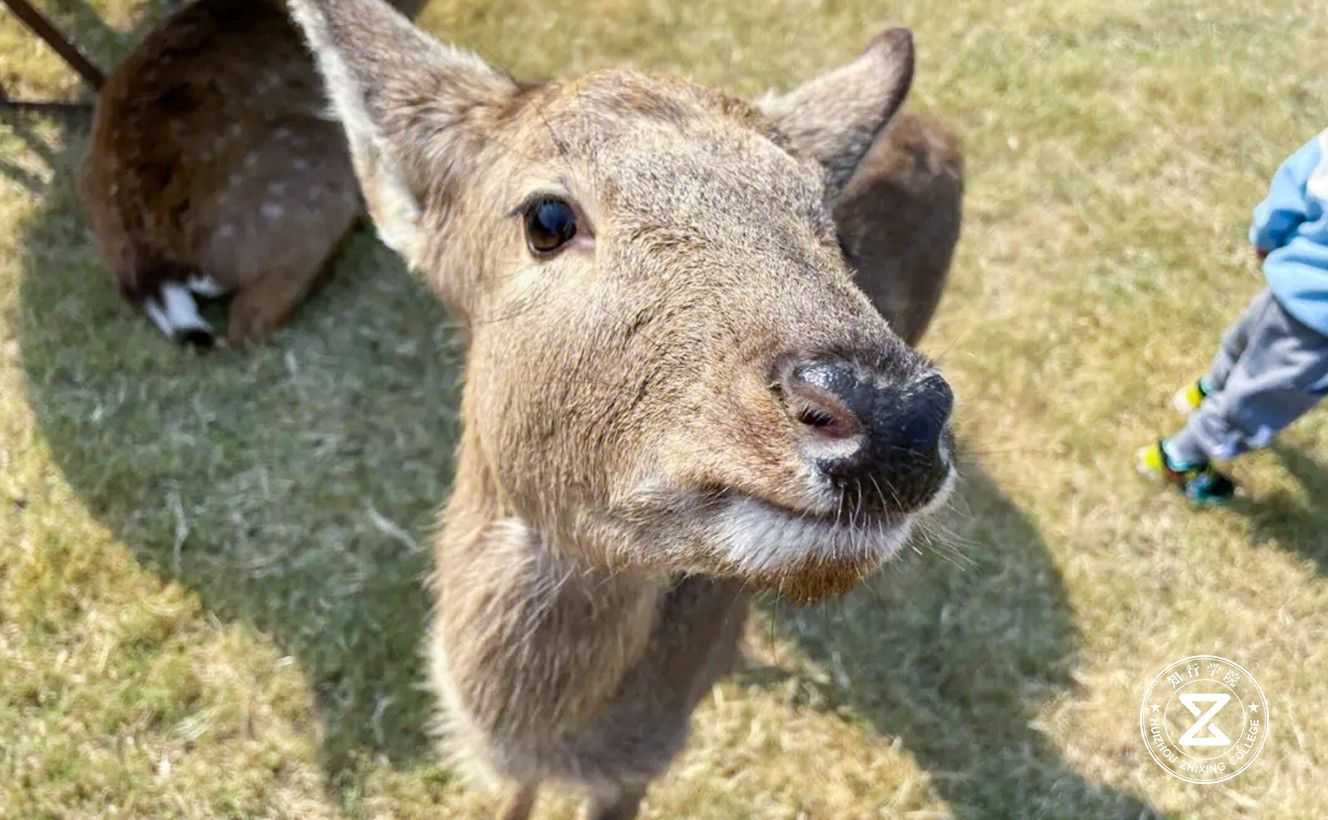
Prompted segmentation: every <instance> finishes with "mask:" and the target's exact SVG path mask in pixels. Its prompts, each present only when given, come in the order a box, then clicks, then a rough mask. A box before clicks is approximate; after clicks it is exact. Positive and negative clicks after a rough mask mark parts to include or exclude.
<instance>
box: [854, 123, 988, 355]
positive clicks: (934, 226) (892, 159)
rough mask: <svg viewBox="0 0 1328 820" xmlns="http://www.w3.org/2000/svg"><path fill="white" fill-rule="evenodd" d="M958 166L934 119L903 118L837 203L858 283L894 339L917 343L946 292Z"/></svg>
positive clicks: (958, 196) (957, 211) (958, 204)
mask: <svg viewBox="0 0 1328 820" xmlns="http://www.w3.org/2000/svg"><path fill="white" fill-rule="evenodd" d="M963 194H964V160H963V156H962V154H961V153H960V150H959V142H958V140H957V139H956V138H955V137H954V135H953V134H951V133H950V132H949V131H948V130H946V129H945V127H944V126H942V125H941V124H940V123H938V122H936V121H935V120H932V119H928V118H925V117H921V116H918V115H916V114H911V113H905V114H901V115H900V116H899V117H898V119H896V121H895V122H894V123H892V124H891V125H890V127H889V128H887V129H886V130H885V131H884V132H883V133H882V134H881V135H880V136H879V137H877V139H876V143H875V144H874V145H873V146H872V148H871V150H870V151H868V152H867V156H866V157H864V158H863V160H862V164H861V165H859V166H858V169H857V171H856V172H855V173H854V174H853V177H852V179H850V180H849V182H848V185H847V186H845V188H844V192H843V193H842V194H841V195H840V196H839V198H838V199H837V200H836V201H835V205H834V214H835V224H836V225H837V226H838V228H839V237H840V240H841V242H842V243H843V246H844V254H845V256H846V257H847V258H848V260H849V264H851V265H852V266H853V267H854V268H855V269H856V270H857V283H858V285H859V287H861V288H862V289H863V290H864V291H865V292H866V293H867V296H869V297H870V298H871V300H872V304H874V305H876V309H877V310H879V311H881V314H882V315H883V316H885V318H886V320H887V321H888V322H890V327H892V328H894V331H895V333H898V334H899V336H900V337H901V338H902V339H903V340H904V341H906V342H908V343H909V344H917V343H918V341H919V340H920V339H921V338H922V335H923V334H924V333H926V331H927V325H928V324H929V323H930V321H931V317H932V316H933V315H934V314H935V313H936V307H937V305H939V304H940V300H941V292H942V291H943V290H944V289H945V281H946V276H947V274H948V272H949V270H950V260H951V258H952V257H953V256H954V249H955V245H956V244H957V243H958V242H959V226H960V221H961V217H962V200H963Z"/></svg>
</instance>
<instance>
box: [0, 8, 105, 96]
mask: <svg viewBox="0 0 1328 820" xmlns="http://www.w3.org/2000/svg"><path fill="white" fill-rule="evenodd" d="M4 4H5V5H6V6H9V10H10V11H12V12H14V16H15V17H17V18H18V19H20V20H22V21H23V23H24V24H25V25H26V26H27V27H28V28H30V29H32V32H33V33H34V34H36V35H37V36H38V37H40V38H41V39H42V40H43V41H45V42H46V45H48V46H50V47H51V48H52V49H54V50H55V53H56V54H59V55H60V56H61V57H62V58H63V59H64V61H65V62H66V63H68V64H69V67H70V68H72V69H74V70H75V71H77V72H78V75H79V76H80V77H82V78H83V81H84V82H86V83H87V84H88V85H90V86H92V89H93V90H94V91H97V90H100V89H101V85H102V83H103V82H105V81H106V75H104V74H102V73H101V70H100V69H98V68H97V67H96V66H95V65H93V64H92V63H91V62H89V61H88V58H87V57H84V56H83V53H82V52H80V51H79V50H78V49H77V48H75V47H74V44H73V43H71V42H69V41H68V40H66V39H65V37H64V35H63V34H61V33H60V32H59V31H58V30H57V29H56V28H55V26H53V25H51V22H50V21H49V20H47V19H46V18H45V17H44V16H43V15H42V13H41V12H39V11H37V10H36V9H35V8H33V7H32V6H31V5H29V3H28V2H27V0H4Z"/></svg>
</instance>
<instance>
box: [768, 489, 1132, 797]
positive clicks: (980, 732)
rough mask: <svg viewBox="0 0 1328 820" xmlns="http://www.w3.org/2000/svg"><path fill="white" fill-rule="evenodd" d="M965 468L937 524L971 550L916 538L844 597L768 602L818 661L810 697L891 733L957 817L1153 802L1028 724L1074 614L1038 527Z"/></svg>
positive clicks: (1054, 673) (1067, 661) (1057, 687)
mask: <svg viewBox="0 0 1328 820" xmlns="http://www.w3.org/2000/svg"><path fill="white" fill-rule="evenodd" d="M965 473H966V475H965V479H964V482H963V484H962V485H961V489H960V491H959V493H960V496H961V498H960V500H959V501H957V502H956V506H957V507H958V508H959V509H960V510H962V511H963V514H962V516H960V515H958V514H955V515H954V516H952V518H953V519H954V520H952V521H950V522H947V526H949V527H950V528H951V529H952V530H953V531H954V534H953V538H955V539H956V540H958V541H960V542H962V543H964V544H967V546H963V547H962V548H961V549H962V552H963V553H964V554H965V555H966V556H967V558H968V562H971V564H970V563H968V562H963V563H964V564H965V565H963V566H960V565H957V564H956V563H955V562H953V561H947V560H944V558H943V557H942V555H940V554H937V553H935V552H932V551H930V550H927V551H926V554H925V555H924V556H912V557H911V560H905V561H903V562H901V563H900V564H899V565H895V566H893V567H890V568H887V570H886V571H885V572H883V573H881V574H879V575H878V576H877V577H876V578H874V579H872V580H871V581H869V582H868V584H866V585H864V588H860V589H858V590H857V591H855V592H853V593H852V594H850V595H848V596H847V597H845V598H843V599H842V600H839V601H835V602H832V603H829V604H826V605H823V606H820V607H816V608H812V609H806V610H799V609H796V608H791V607H786V606H782V605H779V606H774V607H770V609H771V610H772V611H771V612H770V614H771V615H772V617H773V618H774V620H775V623H776V624H778V627H777V628H778V629H779V630H780V631H781V632H783V633H784V634H786V635H788V636H790V637H791V638H792V639H793V640H795V641H796V643H797V644H798V646H799V647H800V648H801V650H802V651H803V652H805V653H806V655H807V656H808V657H809V658H810V659H811V660H813V661H815V662H816V663H817V664H818V665H820V666H822V667H824V668H826V669H827V670H829V671H830V675H829V680H828V681H826V682H825V683H821V684H812V685H813V686H816V687H818V688H819V690H820V691H817V692H815V695H814V697H815V700H816V701H817V703H816V706H817V707H818V708H823V709H826V710H829V711H835V712H837V713H841V714H845V713H846V714H847V715H849V716H850V718H849V719H855V718H856V719H861V720H863V721H866V722H867V723H868V724H869V725H870V726H872V727H873V728H874V729H875V730H876V731H878V732H880V733H881V734H882V735H884V736H886V737H897V738H899V739H900V740H901V741H902V743H903V745H904V748H905V749H907V750H908V752H909V753H911V754H912V755H913V756H914V757H915V758H916V759H917V761H918V762H919V763H920V764H921V765H922V766H923V767H924V768H925V769H926V770H927V771H928V772H929V773H930V775H931V778H932V780H933V782H934V783H935V787H936V789H937V792H938V793H939V794H940V796H941V797H943V798H944V799H945V800H946V802H947V803H948V804H949V807H950V809H951V810H952V811H953V812H954V814H955V816H956V817H960V818H991V817H1096V818H1121V819H1122V820H1125V818H1129V820H1136V819H1137V818H1140V817H1152V816H1156V812H1155V810H1153V809H1152V808H1150V807H1149V806H1148V805H1147V804H1145V803H1144V802H1142V801H1141V800H1140V799H1138V798H1137V797H1135V796H1134V795H1131V794H1128V793H1123V792H1120V791H1117V790H1115V789H1113V788H1110V787H1108V786H1105V785H1103V784H1101V783H1097V782H1094V781H1093V780H1092V778H1091V776H1089V775H1088V773H1084V772H1080V771H1077V770H1076V769H1074V768H1073V767H1072V766H1071V765H1070V764H1069V763H1068V762H1067V761H1065V760H1064V759H1063V758H1062V756H1061V755H1060V753H1059V752H1058V751H1057V749H1056V748H1055V747H1054V746H1053V745H1052V744H1051V743H1049V742H1048V740H1047V739H1046V738H1045V737H1044V735H1043V734H1042V732H1040V731H1039V730H1038V729H1036V728H1034V727H1033V726H1030V722H1031V721H1033V720H1034V719H1035V717H1036V715H1037V714H1038V712H1039V711H1040V710H1041V709H1042V708H1043V707H1045V706H1046V705H1047V704H1048V703H1049V702H1050V701H1052V700H1053V699H1055V698H1056V697H1058V696H1060V695H1062V694H1064V693H1066V692H1067V691H1068V690H1070V689H1071V688H1073V686H1074V684H1073V681H1072V678H1071V671H1072V669H1073V668H1074V664H1075V653H1076V646H1077V643H1078V636H1077V633H1076V630H1075V626H1074V622H1073V615H1072V613H1071V612H1070V609H1069V606H1068V604H1067V602H1066V599H1065V590H1064V588H1063V584H1062V581H1061V577H1060V573H1059V571H1058V570H1057V568H1056V567H1055V566H1054V565H1053V564H1052V562H1051V559H1050V557H1049V555H1048V553H1047V547H1046V545H1045V544H1044V543H1043V541H1042V538H1041V536H1040V535H1039V533H1038V531H1037V529H1036V528H1035V527H1034V526H1033V524H1032V523H1031V522H1030V521H1029V520H1028V519H1027V518H1026V517H1025V516H1024V514H1023V513H1022V512H1021V511H1020V510H1019V509H1018V508H1017V507H1016V506H1015V505H1014V504H1013V503H1011V502H1010V501H1009V500H1008V499H1007V498H1006V497H1005V495H1004V494H1003V493H1002V491H1001V489H1000V488H999V487H998V486H997V485H996V484H995V483H994V482H993V481H992V480H991V479H990V478H989V477H988V476H987V475H985V474H984V473H983V472H982V470H981V468H980V467H977V466H975V465H971V466H968V467H966V468H965ZM942 540H944V539H942ZM772 674H773V675H774V676H776V677H778V676H779V671H778V670H771V669H769V668H767V669H756V670H752V671H751V672H749V673H747V677H748V681H747V682H748V683H749V684H751V685H757V686H763V685H769V683H770V681H771V677H772ZM1133 718H1134V716H1133V715H1122V716H1121V719H1122V720H1132V719H1133Z"/></svg>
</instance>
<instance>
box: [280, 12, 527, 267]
mask: <svg viewBox="0 0 1328 820" xmlns="http://www.w3.org/2000/svg"><path fill="white" fill-rule="evenodd" d="M289 2H290V10H291V13H292V15H293V16H294V18H295V20H296V22H297V23H298V24H299V25H300V27H301V28H302V29H303V30H304V33H305V37H306V38H307V39H308V41H309V47H310V50H311V51H312V52H313V55H314V57H315V59H316V60H317V62H318V67H319V70H320V72H321V73H322V75H323V79H324V81H325V83H326V86H327V94H328V97H329V98H330V101H331V103H332V108H333V110H334V112H335V114H336V117H337V119H339V120H340V121H341V124H342V125H343V126H344V127H345V130H346V138H347V142H348V143H349V144H350V152H351V158H352V159H353V160H354V163H355V173H356V176H358V177H359V180H360V189H361V191H362V192H363V194H364V198H365V201H366V203H367V204H368V207H369V213H370V215H371V216H372V217H373V220H374V224H375V225H376V226H377V228H378V233H379V236H381V237H382V239H383V241H384V242H385V243H386V244H387V245H388V246H389V247H391V248H392V249H393V250H395V251H397V252H398V253H400V254H401V255H402V256H403V257H404V258H405V259H406V262H407V263H409V264H411V265H412V266H416V265H417V264H418V263H419V260H420V258H421V254H422V251H423V247H424V244H425V242H426V240H427V238H428V230H426V228H425V226H423V225H422V224H421V219H422V215H423V212H424V211H425V209H426V208H429V207H431V206H432V207H433V208H434V210H436V211H438V212H440V213H446V212H447V210H448V208H447V205H448V203H447V201H446V200H447V199H448V197H449V196H451V195H453V194H454V193H455V191H456V190H457V189H458V188H459V187H461V185H463V184H464V180H465V177H466V176H467V175H466V173H465V170H466V168H467V166H468V164H469V162H470V160H471V159H472V158H473V157H474V156H475V155H476V154H477V153H478V152H479V149H480V146H482V145H483V144H484V142H485V140H486V139H487V138H488V137H489V136H490V131H491V129H492V120H493V119H494V117H493V116H492V114H493V112H494V111H496V110H499V109H501V108H502V107H503V106H504V105H505V104H506V103H507V102H508V101H510V100H511V98H512V97H513V96H514V95H515V94H516V92H517V86H516V83H514V82H513V81H512V79H511V78H510V77H508V76H507V75H506V74H504V73H502V72H500V71H498V70H496V69H494V68H492V67H491V66H489V65H488V64H487V63H485V62H484V61H483V60H481V59H480V58H479V57H477V56H475V55H474V54H471V53H470V52H468V51H463V50H462V49H458V48H453V47H451V46H447V45H443V44H442V43H440V42H438V41H437V40H435V39H434V38H432V37H430V36H428V35H427V34H425V33H424V32H422V31H420V30H419V29H418V28H416V27H415V26H413V25H412V24H411V23H410V21H409V20H407V19H406V18H405V17H402V16H401V14H400V13H398V12H397V11H396V10H395V9H393V8H391V7H390V6H388V5H387V4H386V3H384V2H382V0H289ZM437 227H445V226H441V225H440V226H437Z"/></svg>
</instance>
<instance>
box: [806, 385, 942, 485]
mask: <svg viewBox="0 0 1328 820" xmlns="http://www.w3.org/2000/svg"><path fill="white" fill-rule="evenodd" d="M782 387H783V394H784V402H785V406H786V407H787V408H788V410H789V413H790V415H792V416H793V417H794V418H795V419H797V420H798V422H799V423H800V424H801V425H802V427H803V430H804V432H805V434H806V444H807V447H806V451H807V453H808V455H809V456H810V457H811V458H813V459H814V460H815V461H816V465H817V467H818V468H819V469H820V470H821V472H822V473H824V474H825V475H826V476H827V477H829V478H830V479H831V480H832V481H833V482H835V483H836V484H838V485H840V486H844V487H847V486H849V485H856V484H861V483H862V482H867V484H868V486H867V488H866V490H871V489H873V488H871V486H870V484H871V482H873V481H874V482H875V483H876V485H877V486H878V487H879V488H880V494H881V495H882V496H883V498H882V501H883V502H884V503H885V504H886V505H887V506H889V507H891V508H894V509H897V510H900V511H909V510H914V509H917V508H918V507H921V506H923V505H925V504H926V503H927V502H928V501H930V500H931V498H932V497H933V496H935V495H936V493H937V491H938V490H940V488H941V485H942V484H943V483H944V482H945V479H946V477H947V476H948V475H949V471H950V465H949V463H948V457H947V456H946V455H945V454H944V453H943V452H942V449H943V445H942V442H943V440H944V438H945V436H946V422H947V421H948V420H949V418H950V411H951V410H952V409H953V407H954V394H953V393H952V392H951V390H950V385H948V384H946V382H945V379H943V378H941V376H940V374H938V373H936V372H934V371H927V372H925V373H924V374H923V375H921V376H916V377H913V378H909V379H904V380H900V379H892V378H887V377H885V376H881V375H879V374H875V373H872V372H870V371H866V370H863V369H861V368H858V367H856V366H854V365H852V364H849V363H847V362H839V361H817V362H808V363H801V364H795V365H793V366H791V367H789V368H787V369H786V370H785V373H784V377H783V379H782ZM866 490H864V491H866Z"/></svg>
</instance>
